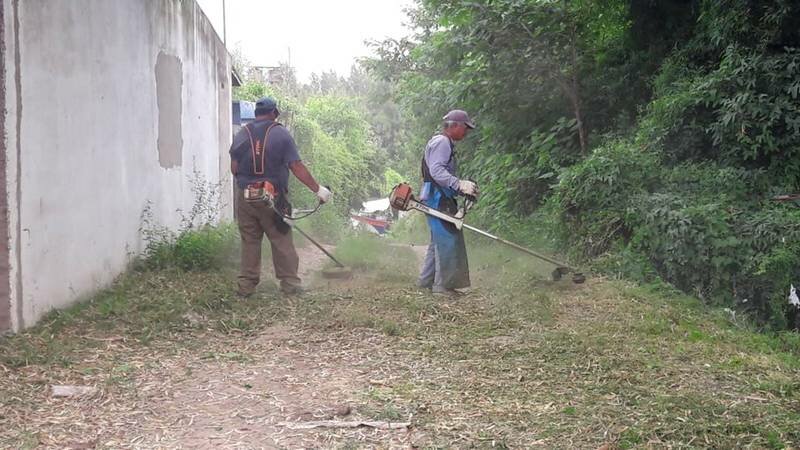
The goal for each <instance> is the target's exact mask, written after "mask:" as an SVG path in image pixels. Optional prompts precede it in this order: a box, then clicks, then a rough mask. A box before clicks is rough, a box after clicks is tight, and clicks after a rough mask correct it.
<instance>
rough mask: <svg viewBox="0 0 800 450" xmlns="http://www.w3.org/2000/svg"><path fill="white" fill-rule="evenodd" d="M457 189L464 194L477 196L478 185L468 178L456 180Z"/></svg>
mask: <svg viewBox="0 0 800 450" xmlns="http://www.w3.org/2000/svg"><path fill="white" fill-rule="evenodd" d="M458 190H459V192H461V193H462V194H464V195H471V196H473V197H477V196H478V185H477V184H475V183H474V182H472V181H469V180H458Z"/></svg>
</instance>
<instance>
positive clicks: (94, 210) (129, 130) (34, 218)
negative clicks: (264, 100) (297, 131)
mask: <svg viewBox="0 0 800 450" xmlns="http://www.w3.org/2000/svg"><path fill="white" fill-rule="evenodd" d="M0 1H2V2H3V6H4V8H3V9H4V11H5V14H4V25H5V26H4V33H3V36H4V42H5V49H6V55H15V57H14V58H10V57H7V58H5V59H4V66H3V70H4V72H5V89H6V96H5V100H6V116H5V129H6V133H7V134H6V140H5V144H6V152H5V154H6V156H7V167H6V171H5V172H6V177H7V190H8V195H7V196H6V198H7V199H8V200H9V202H8V203H9V224H10V247H11V251H10V254H9V260H10V262H11V264H10V265H11V268H10V272H11V273H10V279H11V280H10V291H11V295H10V303H11V311H12V323H13V328H14V329H15V330H18V329H21V328H23V327H25V326H29V325H31V324H33V323H34V322H35V321H36V320H37V319H38V318H40V317H41V316H42V315H43V314H45V313H46V312H48V311H49V310H51V309H52V308H55V307H63V306H66V305H68V304H70V303H72V302H74V301H75V300H76V299H80V298H81V297H84V296H87V295H89V294H91V293H92V292H94V291H95V290H97V289H98V288H100V287H102V286H104V285H106V284H108V283H109V282H111V281H112V280H113V279H114V278H115V277H116V276H117V275H118V274H119V273H121V272H122V271H124V270H125V269H126V267H127V265H128V263H129V262H130V258H131V256H132V255H133V254H136V253H138V252H139V251H140V250H141V249H142V247H143V242H142V239H141V236H140V231H139V228H140V225H141V224H140V219H141V214H142V211H143V209H144V208H145V206H146V204H147V202H148V201H150V202H152V212H153V214H154V218H155V219H156V221H158V222H160V223H161V224H164V225H167V226H171V227H177V226H178V225H179V221H180V215H179V214H178V213H176V210H178V209H182V210H184V211H188V210H189V209H190V208H191V206H192V204H193V201H194V199H193V195H192V192H191V182H192V178H193V173H194V172H195V171H197V172H198V173H200V174H202V176H203V177H204V178H205V179H206V180H207V181H210V182H220V183H222V186H226V185H229V184H230V179H229V177H228V176H227V173H228V172H227V169H223V168H222V167H221V164H222V163H223V162H227V159H226V158H224V157H223V155H222V152H224V151H227V147H228V145H229V143H230V64H229V59H228V54H227V51H226V50H225V48H224V46H223V45H222V42H221V41H220V39H219V38H218V36H217V35H216V33H215V32H214V30H213V28H212V27H211V24H210V23H209V22H208V20H207V19H206V17H205V16H204V15H203V14H202V12H201V10H200V8H199V7H198V6H197V5H196V4H195V2H194V1H191V0H0ZM226 213H227V214H228V215H229V208H226ZM1 275H2V274H0V276H1ZM0 281H1V280H0ZM0 306H1V305H0Z"/></svg>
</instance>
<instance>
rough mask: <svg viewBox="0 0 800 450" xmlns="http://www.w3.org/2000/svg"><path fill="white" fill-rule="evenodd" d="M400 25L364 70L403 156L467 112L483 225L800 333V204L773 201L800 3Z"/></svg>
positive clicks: (663, 6)
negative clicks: (793, 306) (795, 306)
mask: <svg viewBox="0 0 800 450" xmlns="http://www.w3.org/2000/svg"><path fill="white" fill-rule="evenodd" d="M410 18H411V20H412V22H413V24H414V25H415V26H416V27H417V28H416V34H415V35H414V36H411V37H410V38H409V39H404V40H400V41H385V42H382V43H377V44H376V50H377V52H378V55H379V57H378V58H375V59H372V60H369V61H367V62H366V66H367V67H368V68H369V69H370V73H371V74H373V75H374V76H376V77H378V78H379V79H381V80H383V81H385V82H387V83H390V84H391V86H392V89H391V90H389V92H391V93H393V95H394V99H395V101H396V102H397V103H398V104H399V105H400V106H401V107H402V110H403V111H404V113H405V117H407V119H408V120H407V121H404V122H403V123H404V125H405V126H406V128H407V129H406V130H405V131H404V133H410V134H412V135H416V136H419V138H418V139H417V140H408V141H407V142H406V145H407V146H406V147H404V151H405V152H406V154H407V155H409V156H408V157H407V159H414V158H418V157H419V156H418V155H419V153H420V151H421V150H420V149H421V148H422V146H423V145H424V139H427V138H428V136H429V135H430V133H431V129H432V127H434V126H435V125H436V124H437V123H438V121H439V118H440V117H441V115H442V114H443V112H444V111H446V110H448V109H451V108H454V107H461V108H463V109H466V110H468V111H469V112H470V113H471V114H473V115H475V116H476V118H477V121H478V124H479V128H478V130H476V132H475V133H474V135H473V136H472V137H471V138H470V139H468V140H467V142H466V143H465V144H464V145H462V146H461V148H462V150H460V158H461V161H462V162H463V169H464V171H465V173H466V174H468V175H470V176H472V177H473V178H475V179H477V180H478V181H479V184H480V185H481V187H482V191H483V198H482V199H481V206H483V208H482V211H480V209H479V210H477V211H476V213H477V214H480V215H482V220H483V223H484V225H486V226H489V227H493V228H500V227H501V226H502V231H503V232H504V233H505V234H514V235H515V236H517V237H518V238H521V239H523V240H524V241H527V242H534V241H540V240H542V239H541V238H542V236H545V237H546V239H545V241H548V242H555V243H557V245H558V246H560V247H561V249H562V250H564V251H566V252H568V253H570V254H572V255H573V256H575V257H577V258H580V259H584V260H587V259H588V260H591V261H593V262H595V263H596V267H597V268H598V269H602V270H604V271H606V272H607V273H614V274H619V275H623V276H627V277H632V278H634V279H638V280H641V281H645V282H647V281H649V280H653V279H655V278H656V277H659V278H662V279H664V280H666V281H668V282H670V283H672V284H673V285H674V286H676V287H678V288H680V289H681V290H683V291H684V292H687V293H690V294H692V295H697V296H699V297H700V298H701V299H703V300H705V301H706V302H708V303H711V304H715V305H724V306H726V307H728V308H732V309H735V310H737V311H739V312H744V313H746V314H749V315H750V316H751V317H754V318H755V319H757V320H758V321H759V322H760V323H762V324H764V325H766V326H768V327H769V328H771V329H786V328H793V327H795V328H796V327H798V326H800V323H797V322H794V323H792V322H791V320H792V318H793V317H795V319H794V320H797V319H796V311H795V316H792V315H791V313H792V311H790V310H789V309H788V305H787V302H786V297H787V294H788V291H789V286H790V284H791V283H792V282H795V283H796V282H797V280H798V279H800V240H798V238H799V237H800V236H799V235H798V227H800V209H798V208H797V207H796V205H794V204H786V203H776V202H773V201H771V200H770V199H771V198H772V197H773V196H775V195H776V194H786V193H793V192H797V191H798V190H800V175H799V174H800V167H799V166H798V165H799V164H800V163H799V162H798V161H800V159H798V152H800V150H799V149H800V106H798V105H800V102H798V95H799V94H800V58H799V56H800V53H799V52H800V31H798V30H800V6H798V5H797V4H796V2H790V1H786V0H773V1H753V0H725V1H711V0H671V1H662V2H651V1H638V0H636V1H621V0H620V1H609V2H593V1H563V2H561V1H525V0H503V1H462V0H421V1H419V2H418V3H417V8H416V9H415V10H414V11H413V12H412V14H411V15H410ZM410 155H415V156H414V157H412V156H410ZM411 169H412V171H413V170H415V167H414V166H411ZM412 174H413V172H411V173H409V174H407V176H409V178H411V179H416V176H415V174H414V175H413V176H412ZM787 319H788V320H787Z"/></svg>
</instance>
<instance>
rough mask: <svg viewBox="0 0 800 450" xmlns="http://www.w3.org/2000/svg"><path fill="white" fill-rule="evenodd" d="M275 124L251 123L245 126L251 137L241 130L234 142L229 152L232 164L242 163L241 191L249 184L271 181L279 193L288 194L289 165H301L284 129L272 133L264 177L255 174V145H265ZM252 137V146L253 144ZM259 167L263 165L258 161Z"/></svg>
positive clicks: (266, 122) (239, 182)
mask: <svg viewBox="0 0 800 450" xmlns="http://www.w3.org/2000/svg"><path fill="white" fill-rule="evenodd" d="M272 123H273V122H272V121H271V120H257V121H255V122H251V123H249V124H247V125H246V126H247V127H248V128H249V130H250V133H249V134H248V132H247V130H245V128H244V127H242V129H241V130H239V132H238V133H236V136H234V138H233V144H232V145H231V151H230V154H231V160H234V161H237V162H238V163H239V167H238V173H237V174H236V184H238V185H239V187H240V188H242V189H244V188H246V187H247V185H248V184H250V183H255V182H258V181H269V182H270V183H272V184H273V185H274V186H275V187H276V188H277V189H278V192H287V191H288V190H289V164H290V163H293V162H295V161H300V155H299V154H298V153H297V146H296V145H295V143H294V139H293V138H292V136H291V135H290V134H289V131H287V130H286V128H284V127H283V125H280V124H276V125H275V126H274V127H272V129H270V132H269V139H268V140H267V145H266V149H265V153H266V154H265V156H264V170H263V172H264V173H263V174H256V172H255V169H256V167H254V165H253V150H252V145H254V144H255V143H256V141H257V140H260V141H261V142H263V141H264V134H265V132H266V129H267V127H269V126H270V125H272ZM251 136H252V139H253V140H252V142H253V144H251V140H250V138H251ZM256 165H260V161H256Z"/></svg>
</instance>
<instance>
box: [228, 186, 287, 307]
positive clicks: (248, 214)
mask: <svg viewBox="0 0 800 450" xmlns="http://www.w3.org/2000/svg"><path fill="white" fill-rule="evenodd" d="M236 195H237V197H238V199H237V200H238V201H237V202H236V216H237V220H238V222H239V234H240V235H241V237H242V263H241V268H240V272H239V293H240V294H243V295H249V294H252V293H253V291H255V289H256V286H257V285H258V282H259V281H260V277H261V241H262V240H263V238H264V234H266V235H267V239H269V243H270V245H271V246H272V265H273V266H274V267H275V278H277V279H278V280H280V284H281V288H282V289H287V288H291V287H294V286H299V285H300V278H299V277H298V276H297V266H298V264H299V262H300V259H299V258H298V257H297V251H296V250H295V248H294V242H292V230H291V228H289V227H288V225H286V224H283V223H281V222H282V220H281V218H280V217H279V216H278V215H277V214H276V213H275V211H273V210H272V208H271V207H270V206H269V205H268V204H267V203H266V202H248V201H246V200H244V193H243V191H242V190H241V189H237V190H236Z"/></svg>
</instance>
